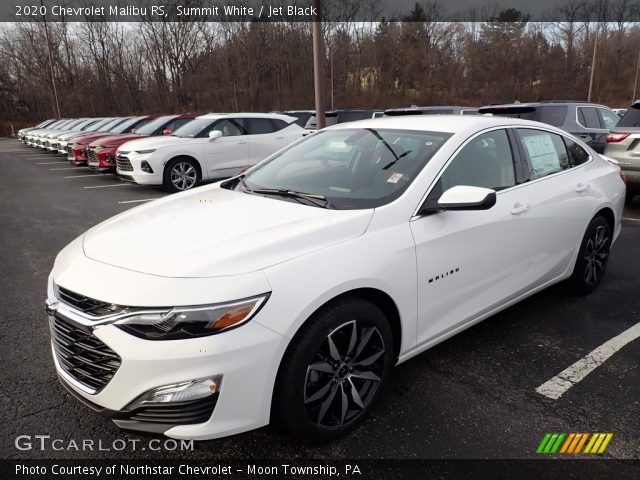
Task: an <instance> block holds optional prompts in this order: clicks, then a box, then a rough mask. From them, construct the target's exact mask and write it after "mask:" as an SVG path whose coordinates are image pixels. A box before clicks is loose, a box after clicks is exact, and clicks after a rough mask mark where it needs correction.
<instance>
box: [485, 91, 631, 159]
mask: <svg viewBox="0 0 640 480" xmlns="http://www.w3.org/2000/svg"><path fill="white" fill-rule="evenodd" d="M478 113H491V114H493V115H500V116H502V117H515V118H524V119H526V120H535V121H537V122H542V123H548V124H549V125H553V126H555V127H558V128H561V129H563V130H565V131H567V132H569V133H571V134H573V135H575V136H576V137H578V138H580V139H582V141H584V142H585V143H586V144H587V145H589V146H590V147H591V148H593V149H594V150H595V151H596V152H598V153H603V152H604V146H605V143H606V138H607V133H609V130H610V129H611V128H613V127H615V125H616V124H617V123H618V120H620V118H619V117H618V116H617V115H616V114H615V113H614V112H613V111H612V110H611V109H610V108H609V107H605V106H604V105H597V104H595V103H589V102H575V101H553V102H536V103H509V104H505V105H490V106H488V107H482V108H480V109H479V110H478Z"/></svg>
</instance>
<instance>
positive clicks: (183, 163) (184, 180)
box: [164, 157, 202, 192]
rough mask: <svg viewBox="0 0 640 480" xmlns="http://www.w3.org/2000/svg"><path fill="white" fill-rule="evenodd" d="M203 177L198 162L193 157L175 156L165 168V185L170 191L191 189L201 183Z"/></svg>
mask: <svg viewBox="0 0 640 480" xmlns="http://www.w3.org/2000/svg"><path fill="white" fill-rule="evenodd" d="M201 178H202V177H201V174H200V167H199V165H198V162H196V161H195V160H193V159H191V158H186V157H179V158H174V159H173V160H171V161H169V162H168V163H167V166H166V167H165V169H164V186H165V188H166V189H167V190H169V191H170V192H182V191H185V190H190V189H192V188H193V187H195V186H197V185H198V184H199V183H200V180H201Z"/></svg>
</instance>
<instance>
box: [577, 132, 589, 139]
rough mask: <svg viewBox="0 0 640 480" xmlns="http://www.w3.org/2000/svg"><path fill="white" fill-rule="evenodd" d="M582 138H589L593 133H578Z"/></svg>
mask: <svg viewBox="0 0 640 480" xmlns="http://www.w3.org/2000/svg"><path fill="white" fill-rule="evenodd" d="M578 136H579V137H580V138H582V139H583V140H588V139H589V138H591V135H589V134H588V133H582V134H580V135H578Z"/></svg>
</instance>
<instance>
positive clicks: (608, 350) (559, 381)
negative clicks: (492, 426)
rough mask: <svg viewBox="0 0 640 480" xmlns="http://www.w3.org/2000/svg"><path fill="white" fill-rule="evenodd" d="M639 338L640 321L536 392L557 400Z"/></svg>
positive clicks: (544, 384) (541, 386) (545, 383)
mask: <svg viewBox="0 0 640 480" xmlns="http://www.w3.org/2000/svg"><path fill="white" fill-rule="evenodd" d="M637 338H640V323H636V324H635V325H634V326H633V327H631V328H629V329H627V330H625V331H624V332H622V333H621V334H620V335H617V336H615V337H613V338H612V339H611V340H608V341H606V342H605V343H603V344H602V345H600V346H599V347H598V348H596V349H595V350H593V351H591V352H590V353H589V354H587V356H585V357H584V358H581V359H580V360H578V361H577V362H576V363H574V364H573V365H571V366H570V367H569V368H567V369H565V370H563V371H562V372H560V373H559V374H558V375H556V376H555V377H553V378H552V379H551V380H549V381H547V382H544V383H543V384H542V385H540V386H539V387H538V388H536V392H538V393H539V394H540V395H544V396H545V397H548V398H552V399H553V400H557V399H558V398H560V397H561V396H562V395H563V394H565V393H566V392H567V390H569V389H570V388H571V387H573V386H574V385H575V384H576V383H578V382H580V381H581V380H583V379H584V377H586V376H587V375H589V374H590V373H591V372H593V371H594V370H595V369H596V368H598V367H599V366H600V365H602V364H603V363H604V362H605V361H606V360H607V359H608V358H609V357H611V355H613V354H614V353H616V352H617V351H618V350H620V349H621V348H622V347H624V346H625V345H626V344H627V343H629V342H632V341H633V340H635V339H637Z"/></svg>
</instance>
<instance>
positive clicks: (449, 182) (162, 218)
mask: <svg viewBox="0 0 640 480" xmlns="http://www.w3.org/2000/svg"><path fill="white" fill-rule="evenodd" d="M624 197H625V185H624V183H623V180H622V178H621V176H620V170H619V168H618V167H617V166H615V165H613V164H611V163H609V162H607V161H606V160H605V159H604V158H602V157H601V156H600V155H598V154H597V153H595V152H594V151H593V150H591V149H590V148H589V147H588V146H586V145H585V144H584V143H583V142H581V141H580V140H578V139H576V138H574V137H572V136H571V135H569V134H567V133H565V132H563V131H562V130H560V129H557V128H554V127H551V126H548V125H543V124H541V123H537V122H531V121H526V120H519V119H511V118H499V117H483V116H477V117H475V116H469V117H461V116H437V117H435V116H434V117H430V116H429V117H427V116H420V117H413V116H410V117H386V118H381V119H374V120H364V121H360V122H354V123H349V124H343V125H337V126H334V127H330V128H327V129H325V130H322V131H319V132H317V133H315V134H313V135H310V136H308V137H305V138H303V139H301V140H300V141H298V142H296V143H294V144H292V145H290V146H289V147H288V148H285V149H283V150H281V151H279V152H278V153H276V154H274V155H273V156H271V157H270V158H268V159H266V160H264V161H263V162H261V163H259V164H258V165H256V166H254V167H253V168H251V169H249V170H247V171H246V172H244V173H243V174H241V175H238V176H235V177H233V178H231V179H228V180H226V181H223V182H218V183H215V184H212V185H208V186H204V187H201V188H196V189H193V190H191V191H187V192H182V193H179V194H177V195H174V196H170V197H165V198H163V199H160V200H156V201H154V202H151V203H148V204H146V205H144V206H139V207H137V208H134V209H132V210H129V211H127V212H125V213H122V214H120V215H118V216H116V217H114V218H112V219H110V220H107V221H105V222H103V223H101V224H99V225H97V226H95V227H94V228H92V229H90V230H89V231H88V232H86V233H85V234H84V235H81V236H80V237H78V238H76V239H75V240H74V241H73V242H71V243H70V244H69V245H68V246H67V247H66V248H65V249H64V250H62V252H60V254H59V255H58V257H57V259H56V261H55V265H54V267H53V271H52V272H51V275H50V277H49V282H48V299H47V302H46V305H47V311H48V315H49V323H50V329H51V345H52V350H53V358H54V362H55V368H56V370H57V373H58V374H59V377H60V379H61V381H62V383H63V384H64V385H65V386H66V387H67V388H68V390H69V391H70V392H71V393H72V394H74V395H75V396H76V397H78V398H79V399H80V400H81V401H83V402H84V403H85V404H87V405H89V406H90V407H91V408H93V409H94V410H96V411H99V412H101V413H102V414H104V415H106V416H108V417H110V418H111V419H112V420H113V421H114V422H115V423H116V424H117V425H119V426H121V427H125V428H128V429H134V430H143V431H152V432H157V433H158V432H161V433H163V434H165V435H167V436H169V437H173V438H189V439H209V438H216V437H222V436H225V435H230V434H235V433H238V432H243V431H246V430H250V429H253V428H257V427H260V426H263V425H266V424H267V423H269V422H270V421H271V420H277V421H279V422H281V423H282V424H283V425H284V426H285V427H286V428H287V429H288V430H290V431H291V432H292V433H293V434H295V435H297V436H299V437H302V438H304V439H310V440H313V441H325V440H330V439H333V438H336V437H338V436H340V435H343V434H345V433H347V432H349V431H350V430H352V429H353V428H355V427H356V426H357V425H358V424H359V423H360V422H361V421H362V420H363V418H364V417H365V414H366V413H367V411H368V410H369V409H370V408H371V405H372V404H373V403H374V401H375V400H376V397H378V395H379V393H380V391H381V390H382V388H383V387H384V385H385V383H386V381H387V380H388V378H389V375H391V374H392V367H393V365H395V364H397V363H400V362H404V361H405V360H407V359H409V358H411V357H413V356H414V355H416V354H418V353H420V352H422V351H424V350H426V349H428V348H429V347H432V346H433V345H435V344H437V343H439V342H442V341H443V340H445V339H447V338H448V337H451V336H452V335H454V334H456V333H457V332H460V331H461V330H463V329H465V328H468V327H470V326H471V325H473V324H475V323H477V322H479V321H481V320H483V319H485V318H487V317H489V316H491V315H493V314H495V313H496V312H498V311H500V310H502V309H504V308H506V307H508V306H510V305H513V304H514V303H516V302H518V301H520V300H522V299H524V298H526V297H528V296H530V295H533V294H534V293H536V292H539V291H540V290H542V289H544V288H546V287H548V286H550V285H552V284H555V283H557V282H560V281H567V283H568V284H569V285H571V287H572V288H573V289H575V290H576V291H577V292H579V293H582V294H584V293H588V292H591V291H592V290H594V289H595V288H596V286H597V285H598V284H599V283H600V281H601V280H602V278H603V275H604V273H605V269H606V266H607V260H608V258H609V252H610V249H611V246H612V244H613V243H614V241H615V240H616V238H617V237H618V235H619V233H620V228H621V227H620V225H621V223H620V222H621V215H622V209H623V203H624ZM432 394H433V392H432ZM435 394H437V392H436V393H435Z"/></svg>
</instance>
